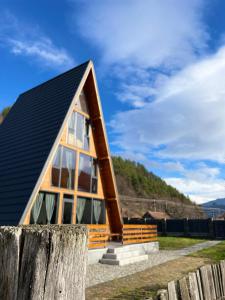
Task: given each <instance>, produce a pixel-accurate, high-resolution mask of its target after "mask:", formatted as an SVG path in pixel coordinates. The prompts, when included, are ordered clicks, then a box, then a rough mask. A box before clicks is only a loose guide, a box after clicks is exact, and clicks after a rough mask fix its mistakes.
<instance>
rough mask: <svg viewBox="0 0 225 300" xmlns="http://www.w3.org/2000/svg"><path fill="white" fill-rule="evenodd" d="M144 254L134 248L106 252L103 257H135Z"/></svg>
mask: <svg viewBox="0 0 225 300" xmlns="http://www.w3.org/2000/svg"><path fill="white" fill-rule="evenodd" d="M139 255H142V253H140V251H138V250H132V251H126V252H119V253H108V252H107V253H105V254H103V258H109V259H123V258H129V257H135V256H139Z"/></svg>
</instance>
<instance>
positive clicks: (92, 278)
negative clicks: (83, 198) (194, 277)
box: [86, 241, 220, 287]
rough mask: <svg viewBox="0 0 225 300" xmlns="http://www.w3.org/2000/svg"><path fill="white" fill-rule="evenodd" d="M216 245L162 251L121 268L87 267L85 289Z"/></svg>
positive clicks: (105, 266) (208, 244)
mask: <svg viewBox="0 0 225 300" xmlns="http://www.w3.org/2000/svg"><path fill="white" fill-rule="evenodd" d="M218 243H220V241H208V242H204V243H200V244H197V245H194V246H191V247H188V248H183V249H180V250H162V251H159V252H155V253H151V254H150V255H149V257H148V260H145V261H142V262H138V263H134V264H130V265H126V266H122V267H120V266H110V265H104V264H94V265H89V266H87V277H86V287H90V286H93V285H96V284H98V283H102V282H106V281H110V280H113V279H115V278H120V277H125V276H127V275H131V274H134V273H136V272H141V271H144V270H146V269H148V268H151V267H153V266H157V265H160V264H162V263H165V262H167V261H170V260H174V259H177V258H180V257H182V256H185V255H188V254H191V253H194V252H196V251H198V250H202V249H206V248H209V247H212V246H215V245H216V244H218Z"/></svg>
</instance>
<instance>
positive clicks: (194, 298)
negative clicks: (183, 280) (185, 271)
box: [187, 272, 201, 300]
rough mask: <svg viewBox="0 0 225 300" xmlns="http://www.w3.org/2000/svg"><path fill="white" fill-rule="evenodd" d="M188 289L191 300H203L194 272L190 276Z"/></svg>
mask: <svg viewBox="0 0 225 300" xmlns="http://www.w3.org/2000/svg"><path fill="white" fill-rule="evenodd" d="M187 280H188V288H189V292H190V299H191V300H201V298H200V296H199V290H198V281H197V275H196V273H194V272H192V273H189V275H188V278H187Z"/></svg>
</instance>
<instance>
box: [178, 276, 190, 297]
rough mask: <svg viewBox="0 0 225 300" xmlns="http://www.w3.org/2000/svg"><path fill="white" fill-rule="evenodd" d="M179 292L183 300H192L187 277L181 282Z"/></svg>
mask: <svg viewBox="0 0 225 300" xmlns="http://www.w3.org/2000/svg"><path fill="white" fill-rule="evenodd" d="M179 291H180V296H181V300H191V298H190V294H189V289H188V285H187V279H186V278H185V277H184V278H181V279H180V280H179Z"/></svg>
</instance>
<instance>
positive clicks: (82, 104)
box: [77, 91, 89, 114]
mask: <svg viewBox="0 0 225 300" xmlns="http://www.w3.org/2000/svg"><path fill="white" fill-rule="evenodd" d="M77 107H78V109H79V110H81V111H82V112H84V113H86V114H89V110H88V104H87V98H86V96H85V93H84V91H82V92H81V93H80V97H79V99H78V101H77Z"/></svg>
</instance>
